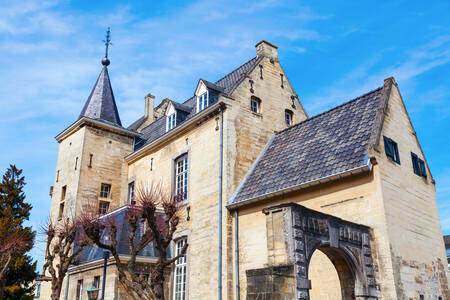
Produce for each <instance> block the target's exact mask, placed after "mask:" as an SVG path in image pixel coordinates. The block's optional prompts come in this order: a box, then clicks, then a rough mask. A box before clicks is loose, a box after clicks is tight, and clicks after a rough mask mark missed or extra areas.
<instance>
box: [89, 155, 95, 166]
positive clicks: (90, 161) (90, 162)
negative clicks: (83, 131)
mask: <svg viewBox="0 0 450 300" xmlns="http://www.w3.org/2000/svg"><path fill="white" fill-rule="evenodd" d="M93 156H94V154H92V153H91V154H89V168H92V157H93Z"/></svg>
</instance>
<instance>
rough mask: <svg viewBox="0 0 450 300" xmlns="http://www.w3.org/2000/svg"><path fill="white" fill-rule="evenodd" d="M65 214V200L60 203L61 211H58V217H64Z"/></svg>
mask: <svg viewBox="0 0 450 300" xmlns="http://www.w3.org/2000/svg"><path fill="white" fill-rule="evenodd" d="M63 214H64V202H62V203H60V204H59V213H58V217H60V218H62V216H63Z"/></svg>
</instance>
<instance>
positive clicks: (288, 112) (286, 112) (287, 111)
mask: <svg viewBox="0 0 450 300" xmlns="http://www.w3.org/2000/svg"><path fill="white" fill-rule="evenodd" d="M287 116H289V122H288V118H287ZM284 123H285V124H286V126H292V125H293V123H294V112H293V111H292V110H290V109H285V110H284Z"/></svg>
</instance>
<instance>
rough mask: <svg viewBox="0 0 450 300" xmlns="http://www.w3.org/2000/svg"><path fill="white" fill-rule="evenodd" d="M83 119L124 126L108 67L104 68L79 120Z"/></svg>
mask: <svg viewBox="0 0 450 300" xmlns="http://www.w3.org/2000/svg"><path fill="white" fill-rule="evenodd" d="M82 117H88V118H91V119H97V120H104V121H108V122H110V123H112V124H114V125H119V126H122V123H121V122H120V117H119V111H118V110H117V106H116V101H115V99H114V93H113V90H112V87H111V81H110V80H109V74H108V68H107V67H106V66H104V67H103V68H102V71H101V72H100V75H99V76H98V79H97V82H96V83H95V85H94V88H93V89H92V91H91V94H90V95H89V98H88V99H87V101H86V104H85V105H84V107H83V109H82V111H81V113H80V116H79V118H78V119H81V118H82Z"/></svg>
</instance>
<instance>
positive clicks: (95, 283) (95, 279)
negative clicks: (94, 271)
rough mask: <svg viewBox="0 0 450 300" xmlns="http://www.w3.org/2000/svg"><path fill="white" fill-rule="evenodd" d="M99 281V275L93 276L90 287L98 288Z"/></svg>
mask: <svg viewBox="0 0 450 300" xmlns="http://www.w3.org/2000/svg"><path fill="white" fill-rule="evenodd" d="M100 281H101V277H100V275H97V276H94V280H93V281H92V286H94V287H96V288H98V289H99V288H100Z"/></svg>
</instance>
